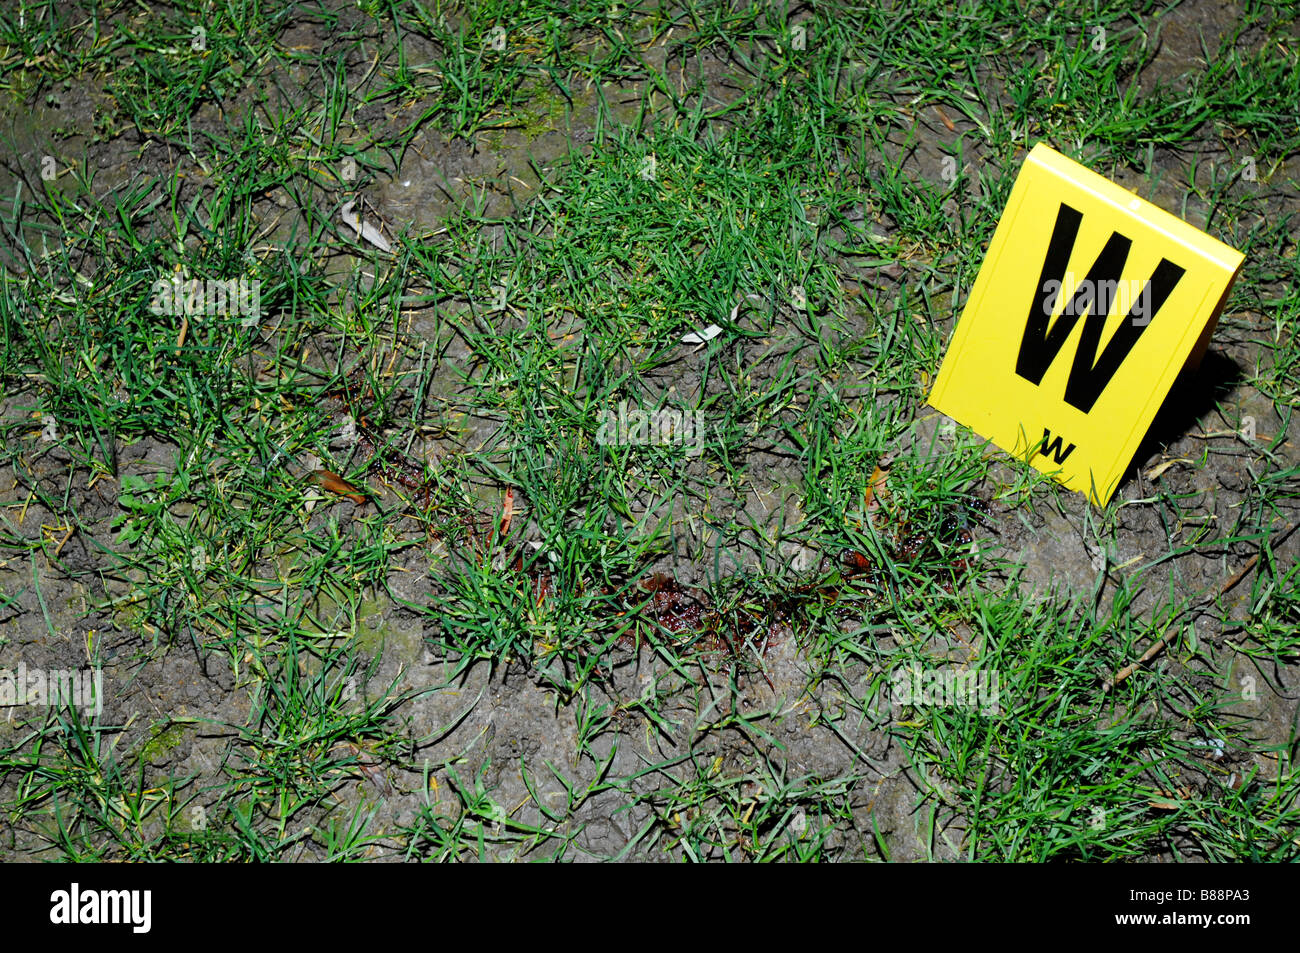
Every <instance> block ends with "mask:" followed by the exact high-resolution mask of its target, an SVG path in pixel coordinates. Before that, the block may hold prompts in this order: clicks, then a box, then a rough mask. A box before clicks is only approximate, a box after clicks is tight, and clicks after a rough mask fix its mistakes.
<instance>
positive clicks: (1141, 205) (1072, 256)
mask: <svg viewBox="0 0 1300 953" xmlns="http://www.w3.org/2000/svg"><path fill="white" fill-rule="evenodd" d="M1242 260H1243V256H1242V254H1241V253H1240V252H1238V251H1237V250H1236V249H1233V248H1230V247H1229V246H1227V245H1225V244H1223V242H1220V241H1217V240H1216V239H1214V238H1211V237H1210V236H1209V235H1206V234H1205V233H1204V232H1202V231H1200V230H1198V229H1196V228H1193V227H1192V226H1191V225H1189V224H1187V223H1186V222H1184V221H1182V220H1181V219H1179V218H1177V217H1175V216H1173V215H1170V214H1169V213H1168V212H1166V211H1164V210H1163V209H1160V208H1157V207H1156V206H1154V205H1152V204H1151V203H1150V202H1147V201H1145V200H1144V199H1141V198H1138V197H1137V196H1135V195H1134V194H1133V193H1131V192H1129V191H1127V190H1125V189H1123V188H1121V187H1120V186H1118V185H1116V184H1115V183H1113V182H1111V181H1109V180H1107V179H1105V178H1102V177H1101V176H1100V175H1098V174H1097V173H1095V172H1093V171H1091V170H1090V169H1087V168H1085V167H1084V166H1082V165H1080V164H1079V163H1077V162H1075V161H1073V160H1072V159H1068V158H1066V157H1065V156H1063V155H1061V154H1060V153H1059V152H1056V151H1054V150H1053V149H1050V148H1048V147H1047V146H1045V145H1043V144H1041V143H1040V144H1039V145H1036V146H1035V147H1034V148H1033V150H1032V151H1031V152H1030V153H1029V155H1028V156H1027V157H1026V159H1025V164H1024V166H1023V167H1022V168H1021V170H1020V175H1019V176H1017V177H1016V183H1015V186H1014V187H1013V188H1012V190H1011V197H1010V198H1009V199H1008V201H1007V207H1006V209H1004V210H1003V213H1002V218H1001V220H1000V221H999V222H998V227H997V230H996V232H994V235H993V241H992V243H991V244H990V245H989V250H988V254H987V256H986V257H985V259H984V264H983V265H982V266H981V267H980V271H979V275H978V276H977V277H976V279H975V285H974V287H973V288H972V289H971V294H970V299H969V301H968V302H967V304H966V309H965V311H963V312H962V316H961V319H960V320H959V321H958V322H957V329H956V331H955V332H954V334H953V338H952V341H951V343H950V344H949V346H948V353H947V354H946V355H945V356H944V360H943V365H942V366H941V367H940V369H939V375H938V377H937V378H936V379H935V383H934V388H933V389H932V390H931V392H930V403H931V404H932V405H933V406H934V407H935V408H937V409H938V410H940V411H942V412H943V413H945V414H947V415H948V416H949V417H952V418H953V419H954V420H956V421H958V422H959V423H962V424H965V425H966V426H967V427H970V428H971V429H972V430H974V431H975V432H976V433H977V434H979V435H980V436H981V437H984V438H985V439H987V440H991V441H992V442H993V443H995V444H996V445H997V446H999V447H1001V448H1002V449H1003V450H1006V451H1007V452H1009V453H1011V454H1013V455H1014V456H1017V457H1019V458H1020V459H1022V460H1025V461H1026V462H1028V463H1029V464H1031V465H1032V466H1034V467H1035V468H1036V469H1038V470H1041V471H1042V472H1044V473H1047V474H1050V475H1052V476H1054V477H1055V478H1056V479H1058V480H1059V481H1060V482H1061V483H1063V484H1065V486H1067V487H1069V488H1070V489H1072V490H1078V491H1079V492H1082V493H1087V494H1088V495H1089V498H1090V499H1091V500H1092V501H1093V503H1095V504H1097V505H1104V504H1105V503H1106V501H1107V500H1109V499H1110V497H1111V495H1112V494H1113V493H1114V492H1115V488H1116V486H1118V485H1119V481H1120V478H1121V477H1122V476H1123V471H1124V468H1125V467H1127V466H1128V463H1129V461H1130V460H1131V459H1132V458H1133V455H1134V454H1135V453H1136V452H1137V448H1138V445H1139V444H1140V443H1141V441H1142V438H1143V437H1144V436H1145V435H1146V432H1147V430H1148V428H1149V427H1150V426H1151V422H1152V420H1153V419H1154V418H1155V415H1156V412H1157V411H1158V410H1159V409H1160V405H1161V403H1162V402H1163V401H1164V399H1165V397H1166V396H1167V395H1168V393H1169V390H1170V388H1171V387H1172V386H1173V384H1174V381H1175V379H1177V377H1178V375H1179V373H1180V372H1181V371H1182V369H1183V367H1184V366H1187V365H1188V364H1189V363H1195V362H1198V361H1199V360H1200V358H1201V355H1202V354H1203V353H1204V350H1205V347H1206V345H1207V344H1208V343H1209V339H1210V334H1211V333H1212V332H1213V330H1214V324H1215V321H1216V320H1217V319H1218V316H1219V311H1220V310H1221V309H1222V307H1223V303H1224V301H1226V300H1227V296H1228V289H1229V288H1230V287H1231V286H1232V282H1233V280H1234V279H1235V278H1236V276H1237V272H1238V270H1239V269H1240V268H1241V263H1242Z"/></svg>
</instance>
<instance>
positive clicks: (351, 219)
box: [339, 202, 393, 251]
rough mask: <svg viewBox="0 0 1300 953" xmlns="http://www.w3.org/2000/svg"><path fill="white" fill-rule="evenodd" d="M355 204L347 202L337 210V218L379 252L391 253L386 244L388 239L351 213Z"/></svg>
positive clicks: (390, 247)
mask: <svg viewBox="0 0 1300 953" xmlns="http://www.w3.org/2000/svg"><path fill="white" fill-rule="evenodd" d="M355 204H356V203H355V202H348V203H347V204H346V205H344V206H343V207H342V208H341V209H339V217H340V218H342V219H343V224H344V225H347V226H348V227H349V228H351V229H352V230H353V231H354V232H356V233H357V235H358V237H360V238H362V239H364V240H365V241H368V242H370V244H372V245H374V246H375V247H376V248H378V249H379V250H380V251H392V250H393V246H392V245H390V244H389V243H388V239H387V238H385V237H384V236H383V235H382V234H381V233H380V231H379V229H377V228H375V226H373V225H371V224H370V223H369V222H363V221H362V220H361V216H360V215H357V214H356V213H355V212H353V211H352V206H353V205H355Z"/></svg>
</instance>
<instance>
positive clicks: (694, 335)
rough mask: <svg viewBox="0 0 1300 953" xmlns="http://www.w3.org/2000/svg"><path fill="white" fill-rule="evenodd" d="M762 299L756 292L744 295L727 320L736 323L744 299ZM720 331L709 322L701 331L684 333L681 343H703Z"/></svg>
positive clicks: (720, 329)
mask: <svg viewBox="0 0 1300 953" xmlns="http://www.w3.org/2000/svg"><path fill="white" fill-rule="evenodd" d="M763 300H765V299H764V298H763V296H762V295H756V294H750V295H745V298H744V300H743V301H741V303H740V304H738V305H736V306H735V307H734V308H732V309H731V316H730V317H729V318H727V320H728V321H730V322H731V323H732V324H735V323H736V318H737V317H739V315H740V308H741V305H743V304H744V303H745V301H763ZM721 333H722V328H720V327H718V326H717V325H716V324H710V325H709V326H708V327H707V328H705V329H704V330H703V331H692V332H691V333H690V334H687V335H684V336H683V337H682V343H683V344H703V343H704V342H705V341H712V340H713V339H714V338H716V337H717V336H718V335H719V334H721Z"/></svg>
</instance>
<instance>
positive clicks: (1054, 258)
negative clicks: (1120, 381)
mask: <svg viewBox="0 0 1300 953" xmlns="http://www.w3.org/2000/svg"><path fill="white" fill-rule="evenodd" d="M1082 221H1083V214H1082V213H1081V212H1079V211H1078V210H1077V209H1073V208H1071V207H1070V206H1068V205H1066V204H1065V203H1064V202H1062V203H1061V207H1060V209H1059V210H1058V211H1057V213H1056V225H1055V227H1054V228H1053V229H1052V240H1051V243H1050V244H1049V245H1048V246H1047V257H1046V258H1044V259H1043V273H1042V275H1041V276H1040V277H1039V279H1038V288H1037V290H1036V291H1035V294H1034V303H1033V305H1032V306H1031V307H1030V309H1029V320H1028V321H1027V322H1026V323H1025V336H1024V337H1023V338H1022V339H1021V341H1020V356H1019V358H1017V360H1016V373H1017V374H1019V375H1020V376H1021V377H1023V378H1024V379H1025V380H1027V381H1029V382H1030V383H1031V384H1039V383H1041V382H1042V380H1043V375H1044V374H1046V373H1047V369H1048V368H1049V367H1051V365H1052V361H1054V360H1056V355H1057V354H1059V353H1060V352H1061V348H1062V346H1063V345H1064V344H1065V339H1066V338H1067V337H1069V336H1070V332H1071V331H1072V330H1074V325H1075V322H1076V321H1078V320H1079V315H1080V314H1081V313H1082V312H1083V310H1084V308H1085V307H1086V308H1087V310H1088V319H1087V320H1086V321H1085V322H1084V325H1083V336H1082V337H1081V338H1080V339H1079V348H1078V350H1076V351H1075V352H1074V364H1073V365H1072V366H1071V367H1070V377H1069V380H1068V381H1067V383H1066V385H1065V402H1066V403H1067V404H1071V405H1073V406H1075V407H1077V408H1079V410H1081V411H1083V412H1084V413H1085V414H1086V413H1088V411H1090V410H1092V405H1093V404H1095V403H1096V402H1097V398H1098V397H1100V396H1101V392H1102V391H1103V390H1105V389H1106V385H1107V384H1109V383H1110V379H1111V378H1112V377H1114V376H1115V372H1116V371H1117V370H1119V366H1120V364H1122V363H1123V362H1124V358H1126V357H1128V354H1129V351H1131V350H1133V345H1134V344H1136V343H1137V341H1138V338H1140V337H1142V332H1143V331H1145V330H1146V328H1147V325H1148V324H1149V323H1150V321H1151V320H1154V318H1155V315H1156V313H1157V312H1158V311H1159V310H1160V307H1161V305H1163V304H1164V303H1165V301H1166V300H1167V299H1168V297H1169V294H1170V292H1172V291H1173V290H1174V286H1175V285H1176V284H1178V281H1179V279H1181V278H1182V277H1183V273H1184V269H1183V268H1180V267H1179V266H1178V265H1175V264H1174V263H1173V262H1171V261H1169V260H1168V259H1167V258H1161V259H1160V264H1159V265H1157V266H1156V270H1155V273H1154V274H1153V275H1152V276H1151V278H1150V279H1149V280H1148V281H1147V285H1146V287H1144V288H1143V289H1142V293H1141V294H1140V295H1138V296H1136V299H1135V301H1134V304H1133V307H1132V308H1131V309H1130V310H1129V313H1128V317H1127V318H1125V320H1124V323H1123V324H1121V325H1120V327H1119V330H1118V331H1116V332H1115V335H1114V336H1113V337H1112V338H1111V339H1110V343H1109V344H1107V345H1106V349H1105V350H1104V351H1102V354H1101V359H1100V360H1097V345H1098V344H1100V343H1101V332H1102V329H1103V328H1104V327H1105V324H1106V313H1105V312H1103V311H1101V309H1099V308H1098V307H1097V297H1098V296H1096V295H1095V294H1094V293H1093V289H1096V288H1100V287H1116V285H1109V284H1108V285H1102V284H1101V282H1103V281H1105V282H1118V281H1119V276H1120V275H1121V274H1122V273H1123V271H1124V262H1125V261H1127V260H1128V252H1129V247H1130V246H1131V245H1132V244H1133V242H1132V241H1131V240H1130V239H1128V238H1125V237H1124V236H1123V235H1121V234H1120V233H1119V232H1112V233H1111V236H1110V239H1109V240H1108V241H1107V242H1106V247H1104V248H1103V249H1102V250H1101V254H1100V255H1098V256H1097V260H1096V261H1095V262H1093V263H1092V268H1091V269H1090V270H1089V271H1088V278H1087V281H1085V282H1084V283H1083V284H1082V285H1080V286H1079V289H1078V290H1077V291H1076V292H1075V295H1074V298H1073V299H1072V300H1071V301H1070V303H1069V305H1068V306H1067V307H1066V308H1065V311H1064V312H1063V313H1062V314H1061V315H1060V316H1059V317H1058V318H1057V319H1056V323H1055V324H1054V325H1052V330H1051V331H1050V332H1049V331H1048V330H1047V325H1048V323H1049V322H1050V321H1051V320H1052V319H1051V311H1052V304H1050V303H1049V297H1050V296H1049V293H1048V289H1047V286H1048V282H1049V281H1050V280H1052V279H1053V278H1055V279H1056V281H1057V282H1058V285H1057V286H1058V287H1061V286H1063V285H1064V281H1065V269H1066V267H1067V266H1068V265H1069V263H1070V252H1071V251H1073V250H1074V239H1075V237H1076V236H1077V235H1078V234H1079V223H1080V222H1082ZM1148 295H1149V297H1148ZM1144 304H1145V305H1146V306H1147V307H1149V308H1150V310H1149V311H1148V312H1146V316H1147V319H1148V320H1147V321H1144V322H1142V323H1140V324H1139V323H1138V322H1137V320H1136V318H1137V317H1138V314H1139V313H1140V312H1141V310H1142V308H1143V306H1144Z"/></svg>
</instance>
